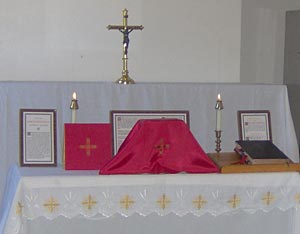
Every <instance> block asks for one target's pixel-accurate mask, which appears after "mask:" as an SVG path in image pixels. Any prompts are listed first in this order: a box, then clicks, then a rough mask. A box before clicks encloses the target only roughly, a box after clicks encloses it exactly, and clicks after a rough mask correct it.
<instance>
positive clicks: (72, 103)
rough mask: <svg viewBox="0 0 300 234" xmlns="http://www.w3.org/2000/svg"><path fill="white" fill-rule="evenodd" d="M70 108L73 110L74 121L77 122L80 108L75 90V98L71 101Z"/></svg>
mask: <svg viewBox="0 0 300 234" xmlns="http://www.w3.org/2000/svg"><path fill="white" fill-rule="evenodd" d="M70 109H71V111H72V123H76V110H78V109H79V106H78V101H77V99H76V93H75V92H73V98H72V101H71V105H70Z"/></svg>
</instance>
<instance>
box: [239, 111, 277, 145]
mask: <svg viewBox="0 0 300 234" xmlns="http://www.w3.org/2000/svg"><path fill="white" fill-rule="evenodd" d="M238 129H239V138H240V140H268V141H272V132H271V116H270V111H268V110H240V111H238Z"/></svg>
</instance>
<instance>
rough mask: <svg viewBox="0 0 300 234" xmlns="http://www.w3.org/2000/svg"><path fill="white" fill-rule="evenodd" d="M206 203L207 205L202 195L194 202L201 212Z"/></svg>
mask: <svg viewBox="0 0 300 234" xmlns="http://www.w3.org/2000/svg"><path fill="white" fill-rule="evenodd" d="M206 203H207V201H206V200H205V199H204V198H203V197H202V196H201V195H199V196H198V197H197V198H196V199H195V200H194V201H193V204H194V205H195V206H196V207H197V209H198V210H200V209H201V208H202V207H203V206H204V205H205V204H206Z"/></svg>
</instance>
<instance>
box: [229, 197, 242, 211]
mask: <svg viewBox="0 0 300 234" xmlns="http://www.w3.org/2000/svg"><path fill="white" fill-rule="evenodd" d="M227 202H228V203H229V204H230V206H231V207H232V208H233V209H235V208H236V207H237V206H238V205H239V204H240V202H241V199H240V198H239V197H238V196H237V195H236V194H234V195H233V197H232V198H231V199H230V200H229V201H227Z"/></svg>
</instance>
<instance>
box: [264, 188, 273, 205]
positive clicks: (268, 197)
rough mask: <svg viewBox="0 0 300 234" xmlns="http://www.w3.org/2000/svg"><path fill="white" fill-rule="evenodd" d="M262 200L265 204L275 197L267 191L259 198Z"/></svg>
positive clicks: (268, 203)
mask: <svg viewBox="0 0 300 234" xmlns="http://www.w3.org/2000/svg"><path fill="white" fill-rule="evenodd" d="M261 200H262V201H263V203H265V204H266V205H270V204H271V203H272V202H273V201H274V200H275V197H274V195H273V194H272V193H271V192H270V191H269V192H267V193H266V194H265V195H264V196H263V198H262V199H261Z"/></svg>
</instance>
